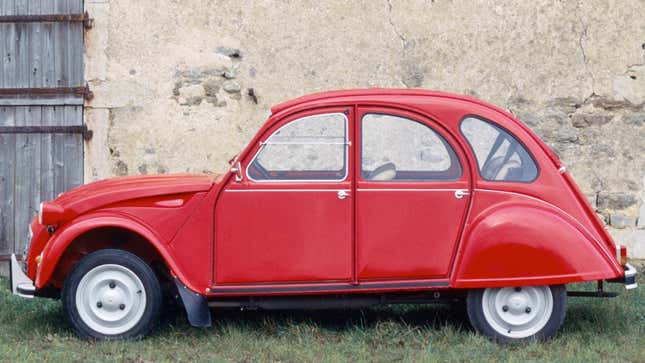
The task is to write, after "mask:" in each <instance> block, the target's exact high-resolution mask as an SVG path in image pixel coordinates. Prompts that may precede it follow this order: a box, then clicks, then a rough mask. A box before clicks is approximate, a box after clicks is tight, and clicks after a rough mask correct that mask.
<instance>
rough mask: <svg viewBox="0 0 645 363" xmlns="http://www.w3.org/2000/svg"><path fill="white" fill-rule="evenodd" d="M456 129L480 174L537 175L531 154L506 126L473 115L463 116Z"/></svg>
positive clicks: (496, 177) (502, 177) (524, 178)
mask: <svg viewBox="0 0 645 363" xmlns="http://www.w3.org/2000/svg"><path fill="white" fill-rule="evenodd" d="M460 129H461V133H462V134H463V135H464V137H465V138H466V140H468V143H469V144H470V147H471V149H472V151H473V153H474V154H475V157H476V158H477V166H478V168H479V174H480V175H481V177H482V178H484V179H486V180H493V181H511V182H531V181H533V180H535V178H537V175H538V168H537V165H536V164H535V161H534V159H533V157H532V156H531V154H530V153H529V152H528V150H526V148H525V147H524V145H522V144H521V143H520V142H519V141H518V140H517V139H516V138H515V137H514V136H512V135H511V134H510V133H508V132H507V131H506V130H504V129H502V128H501V127H499V126H497V125H494V124H492V123H491V122H488V121H485V120H482V119H479V118H476V117H467V118H465V119H464V120H463V121H462V122H461V126H460Z"/></svg>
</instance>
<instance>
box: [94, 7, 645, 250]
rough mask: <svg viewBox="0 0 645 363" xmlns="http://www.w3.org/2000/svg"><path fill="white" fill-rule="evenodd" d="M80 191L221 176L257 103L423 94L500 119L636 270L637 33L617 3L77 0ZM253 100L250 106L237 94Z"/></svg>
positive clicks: (640, 29) (639, 173)
mask: <svg viewBox="0 0 645 363" xmlns="http://www.w3.org/2000/svg"><path fill="white" fill-rule="evenodd" d="M85 6H86V10H87V11H88V12H89V13H90V15H91V16H92V17H93V18H94V19H95V20H94V27H93V28H92V29H91V30H88V31H87V32H86V55H85V56H86V79H87V81H88V82H89V85H90V87H91V88H92V90H93V92H94V94H95V98H94V99H93V100H92V101H90V102H88V103H87V105H86V106H87V107H86V109H85V110H86V111H85V119H86V122H87V123H88V125H89V126H90V128H91V129H93V130H94V138H93V139H92V141H90V142H88V143H87V144H86V155H85V156H86V157H85V176H86V181H88V182H89V181H92V180H96V179H101V178H106V177H110V176H115V175H128V174H148V173H174V172H222V171H224V170H226V167H227V163H226V161H227V160H228V159H229V158H231V157H232V156H233V155H234V154H236V153H237V152H238V151H239V150H240V149H241V148H242V147H243V146H244V144H245V143H246V142H248V140H249V139H250V138H251V137H252V136H253V134H254V133H255V131H256V130H257V129H258V128H259V126H260V125H261V124H262V123H263V121H264V119H265V115H266V113H267V110H268V109H269V107H270V106H271V105H273V104H275V103H278V102H281V101H284V100H287V99H290V98H293V97H297V96H300V95H303V94H306V93H310V92H315V91H322V90H328V89H342V88H356V87H421V88H428V89H439V90H445V91H451V92H457V93H465V94H470V95H474V96H476V97H479V98H481V99H483V100H485V101H488V102H491V103H493V104H496V105H499V106H501V107H504V108H506V109H509V110H510V111H512V112H513V113H515V114H516V115H518V116H519V117H520V118H521V119H522V120H523V121H524V122H526V123H527V124H528V125H529V126H530V127H531V128H532V129H534V130H535V131H537V132H538V133H539V134H540V136H542V137H543V138H544V139H545V140H546V141H547V142H548V143H549V144H550V146H551V147H552V148H553V149H554V150H555V151H556V152H557V153H558V154H559V155H560V157H561V158H562V159H563V160H564V162H565V163H566V164H567V166H568V167H569V169H570V170H571V171H572V173H573V175H574V177H575V178H576V180H577V181H578V183H579V184H580V186H581V187H582V189H583V190H584V192H585V193H586V194H587V196H588V198H589V200H590V202H591V203H592V204H593V205H594V206H595V207H596V208H597V210H598V213H599V214H600V215H601V216H602V218H603V219H605V221H606V223H607V224H608V225H609V228H610V231H611V232H612V234H613V235H614V236H615V237H616V238H617V239H618V240H619V241H620V243H624V244H627V245H628V246H629V247H630V250H629V252H630V254H631V255H632V256H634V257H640V258H645V202H644V200H645V196H644V195H643V190H644V185H645V21H643V17H642V11H643V9H645V1H643V0H625V1H600V0H597V1H584V2H583V1H546V0H536V1H530V2H529V1H523V2H508V3H505V2H499V1H492V0H491V1H487V0H480V1H456V0H455V1H447V0H435V1H427V0H426V1H421V0H419V1H396V0H391V1H269V0H257V1H238V0H227V1H216V2H214V1H207V0H192V1H190V2H188V1H180V0H138V1H128V0H86V4H85ZM251 89H252V90H253V93H254V96H250V95H249V90H251Z"/></svg>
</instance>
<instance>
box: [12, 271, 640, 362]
mask: <svg viewBox="0 0 645 363" xmlns="http://www.w3.org/2000/svg"><path fill="white" fill-rule="evenodd" d="M642 267H643V265H642V264H641V269H640V270H641V271H642ZM0 284H1V285H0V286H2V289H0V361H3V362H4V361H7V362H21V361H34V362H35V361H37V362H91V361H97V362H112V361H113V362H157V361H184V362H193V361H197V362H206V361H208V362H212V361H248V362H251V361H253V362H255V361H282V362H301V361H380V362H390V361H423V362H426V361H427V362H434V361H437V362H439V361H441V362H443V361H464V362H471V361H476V362H484V361H511V362H513V361H517V362H527V361H563V362H592V361H602V362H607V361H617V362H618V361H620V362H645V340H644V338H643V337H644V333H645V332H644V329H643V328H644V327H645V307H644V306H643V303H644V302H645V299H644V297H645V292H644V291H643V287H639V288H638V289H636V290H632V291H629V292H625V291H624V289H623V288H622V287H621V286H618V285H613V284H610V285H609V289H611V290H613V291H623V292H624V293H623V294H622V295H621V296H619V297H617V298H613V299H595V298H570V299H569V308H568V312H567V318H566V320H565V323H564V327H563V328H562V330H561V332H560V334H559V335H558V336H557V337H556V338H555V339H553V340H551V341H548V342H544V343H530V344H522V345H515V346H499V345H496V344H494V343H492V342H490V341H488V340H487V339H486V338H484V337H482V336H479V335H478V334H476V333H475V332H473V331H472V329H471V328H470V326H469V324H468V322H467V320H466V316H465V314H464V312H462V311H460V310H459V308H457V307H451V306H445V305H412V306H397V307H379V308H371V309H362V310H332V311H322V312H303V311H289V312H266V311H243V312H241V311H218V310H213V318H214V326H213V327H212V328H210V329H195V328H191V327H190V326H188V324H187V323H186V322H185V321H186V319H185V316H184V315H183V314H179V315H177V316H168V317H166V318H165V319H164V322H163V323H162V324H161V327H160V328H159V329H157V331H155V332H154V334H153V336H152V337H149V338H147V339H144V340H141V341H135V342H107V343H94V342H87V341H82V340H79V339H78V338H76V336H75V335H74V333H73V332H72V331H71V329H70V328H69V326H68V325H67V322H66V321H65V319H64V317H63V311H62V308H61V304H60V302H59V301H53V300H46V299H33V300H26V299H21V298H19V297H16V296H13V295H11V294H10V293H9V291H8V290H7V289H6V286H7V279H0ZM575 287H576V288H579V289H592V288H593V287H594V285H591V284H585V285H578V286H575Z"/></svg>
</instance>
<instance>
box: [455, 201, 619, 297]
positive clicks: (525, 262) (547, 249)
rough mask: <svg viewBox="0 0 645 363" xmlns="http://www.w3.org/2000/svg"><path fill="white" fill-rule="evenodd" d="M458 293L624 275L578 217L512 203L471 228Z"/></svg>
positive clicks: (478, 219)
mask: <svg viewBox="0 0 645 363" xmlns="http://www.w3.org/2000/svg"><path fill="white" fill-rule="evenodd" d="M463 241H464V242H463V243H462V247H461V248H460V253H459V255H460V259H459V261H458V263H457V265H456V266H455V274H454V279H453V286H454V287H457V288H473V287H501V286H509V285H514V286H519V285H552V284H563V283H571V282H581V281H592V280H601V279H609V278H613V277H616V276H619V275H620V274H621V273H622V272H621V270H620V266H618V263H617V261H612V260H611V259H610V258H609V257H608V256H607V255H606V253H605V252H604V251H603V250H602V249H601V248H600V247H599V242H597V241H595V240H594V238H593V236H592V235H591V234H590V233H589V232H588V231H586V230H585V228H584V227H583V226H582V225H581V224H580V223H578V222H577V221H576V220H575V219H573V217H571V216H569V215H567V214H566V213H565V212H563V211H561V210H559V209H558V208H556V207H554V206H552V205H550V204H548V203H546V202H542V201H534V200H531V199H528V198H526V199H524V200H521V201H517V200H514V201H508V202H504V203H501V204H498V205H496V206H494V207H491V208H489V209H487V210H484V211H483V212H482V213H480V215H478V216H475V219H474V220H473V221H472V222H471V223H469V224H468V225H467V227H466V231H465V234H464V239H463Z"/></svg>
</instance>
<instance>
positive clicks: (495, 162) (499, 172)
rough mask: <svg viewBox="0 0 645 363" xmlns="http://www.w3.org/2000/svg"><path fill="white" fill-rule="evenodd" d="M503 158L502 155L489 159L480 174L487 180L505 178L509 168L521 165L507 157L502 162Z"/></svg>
mask: <svg viewBox="0 0 645 363" xmlns="http://www.w3.org/2000/svg"><path fill="white" fill-rule="evenodd" d="M504 159H505V157H504V156H497V157H494V158H492V159H491V160H489V161H488V162H487V163H486V165H484V168H483V169H482V176H483V177H484V178H485V179H488V180H506V177H507V176H508V172H509V171H510V170H511V169H513V168H520V167H521V166H522V165H521V164H520V162H519V161H517V160H512V159H508V160H506V162H504Z"/></svg>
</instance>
